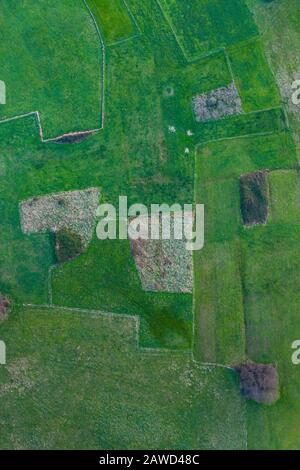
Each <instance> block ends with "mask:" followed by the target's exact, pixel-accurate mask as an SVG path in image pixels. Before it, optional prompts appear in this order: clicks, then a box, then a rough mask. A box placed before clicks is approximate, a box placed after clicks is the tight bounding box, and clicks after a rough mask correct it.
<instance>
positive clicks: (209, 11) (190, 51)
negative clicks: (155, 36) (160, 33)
mask: <svg viewBox="0 0 300 470" xmlns="http://www.w3.org/2000/svg"><path fill="white" fill-rule="evenodd" d="M159 4H160V5H161V8H162V9H163V11H164V13H165V16H166V19H167V20H168V22H169V24H170V27H171V28H172V31H173V33H174V34H175V36H176V39H177V41H178V43H179V45H180V47H181V48H182V51H183V53H184V54H185V56H186V58H187V59H188V60H193V59H196V58H200V57H201V56H203V55H207V54H209V53H211V52H214V51H216V50H218V49H221V48H223V47H226V46H229V45H231V44H235V43H237V42H240V41H244V40H246V39H248V38H249V37H252V36H255V35H256V34H257V28H256V25H255V23H254V21H253V19H252V16H251V14H250V12H249V10H248V8H247V6H246V3H245V2H244V0H230V1H228V0H213V1H211V0H209V1H208V0H187V1H182V0H159Z"/></svg>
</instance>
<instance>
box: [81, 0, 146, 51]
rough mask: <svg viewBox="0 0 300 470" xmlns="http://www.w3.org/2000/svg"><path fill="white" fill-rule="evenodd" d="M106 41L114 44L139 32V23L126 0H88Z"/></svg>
mask: <svg viewBox="0 0 300 470" xmlns="http://www.w3.org/2000/svg"><path fill="white" fill-rule="evenodd" d="M88 4H89V5H90V7H91V10H92V12H93V13H94V15H95V18H96V20H97V23H98V25H99V27H100V29H101V31H102V32H103V36H104V40H105V42H106V43H107V44H108V45H109V44H113V43H115V42H118V41H122V40H125V39H129V38H130V37H132V36H133V35H135V34H137V33H138V29H137V25H136V23H135V21H134V18H133V16H132V14H131V12H130V10H129V8H128V5H127V3H126V2H125V1H124V0H88Z"/></svg>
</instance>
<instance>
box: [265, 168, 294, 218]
mask: <svg viewBox="0 0 300 470" xmlns="http://www.w3.org/2000/svg"><path fill="white" fill-rule="evenodd" d="M269 184H270V196H271V201H270V222H273V223H278V224H299V223H300V181H299V173H298V171H290V170H285V171H284V170H283V171H282V170H278V171H272V172H271V173H270V174H269Z"/></svg>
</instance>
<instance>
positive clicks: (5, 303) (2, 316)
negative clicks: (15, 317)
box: [0, 293, 11, 322]
mask: <svg viewBox="0 0 300 470" xmlns="http://www.w3.org/2000/svg"><path fill="white" fill-rule="evenodd" d="M10 305H11V304H10V300H9V299H8V298H7V297H5V296H4V295H2V294H1V293H0V322H2V321H3V320H6V318H7V316H8V313H9V310H10Z"/></svg>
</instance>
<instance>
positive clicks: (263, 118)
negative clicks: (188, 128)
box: [195, 107, 288, 143]
mask: <svg viewBox="0 0 300 470" xmlns="http://www.w3.org/2000/svg"><path fill="white" fill-rule="evenodd" d="M287 127H288V126H287V122H286V116H285V113H284V111H283V109H282V108H280V107H278V108H273V109H269V110H263V111H256V112H253V113H247V114H239V115H237V116H231V117H228V118H226V119H220V120H219V121H209V122H204V123H201V124H200V123H198V125H197V127H196V132H195V139H197V142H198V143H205V142H209V141H211V140H219V139H234V138H235V137H245V136H250V135H252V134H253V136H255V134H257V135H266V134H273V133H275V132H280V131H283V130H287Z"/></svg>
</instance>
